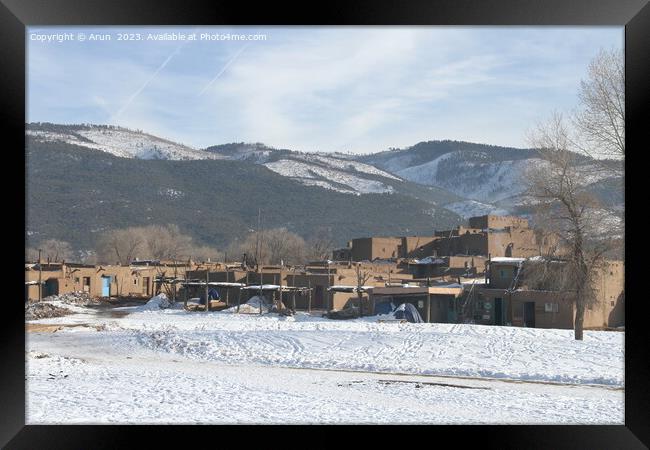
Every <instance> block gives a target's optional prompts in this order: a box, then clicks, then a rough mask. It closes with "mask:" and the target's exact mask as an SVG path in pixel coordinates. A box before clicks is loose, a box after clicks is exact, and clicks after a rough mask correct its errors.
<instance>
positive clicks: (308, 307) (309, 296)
mask: <svg viewBox="0 0 650 450" xmlns="http://www.w3.org/2000/svg"><path fill="white" fill-rule="evenodd" d="M307 286H309V291H307V293H308V294H307V295H308V297H307V311H308V312H309V313H310V314H311V280H307Z"/></svg>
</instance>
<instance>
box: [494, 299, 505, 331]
mask: <svg viewBox="0 0 650 450" xmlns="http://www.w3.org/2000/svg"><path fill="white" fill-rule="evenodd" d="M494 324H495V325H503V299H502V298H499V297H497V298H495V299H494Z"/></svg>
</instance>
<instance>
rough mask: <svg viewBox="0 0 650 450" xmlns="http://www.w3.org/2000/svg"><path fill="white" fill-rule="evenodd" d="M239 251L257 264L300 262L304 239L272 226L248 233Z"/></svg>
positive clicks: (303, 254)
mask: <svg viewBox="0 0 650 450" xmlns="http://www.w3.org/2000/svg"><path fill="white" fill-rule="evenodd" d="M258 233H259V234H258ZM231 251H232V250H231ZM239 253H241V254H243V253H246V255H247V256H248V257H249V258H252V259H254V260H255V261H256V262H257V263H258V264H301V263H303V262H304V259H305V241H304V239H303V238H302V237H300V236H298V235H297V234H295V233H292V232H290V231H288V230H287V229H286V228H272V229H269V230H263V231H261V232H256V233H252V234H250V235H249V236H248V237H247V238H246V239H245V240H244V241H243V242H242V243H241V244H240V246H239Z"/></svg>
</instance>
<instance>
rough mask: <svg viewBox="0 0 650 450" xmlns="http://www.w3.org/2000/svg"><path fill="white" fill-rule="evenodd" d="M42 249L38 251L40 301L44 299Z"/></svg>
mask: <svg viewBox="0 0 650 450" xmlns="http://www.w3.org/2000/svg"><path fill="white" fill-rule="evenodd" d="M41 251H42V250H41V249H40V248H39V249H38V301H39V302H40V301H41V300H42V299H43V263H42V262H41Z"/></svg>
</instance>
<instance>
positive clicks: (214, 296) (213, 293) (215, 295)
mask: <svg viewBox="0 0 650 450" xmlns="http://www.w3.org/2000/svg"><path fill="white" fill-rule="evenodd" d="M208 298H209V299H210V300H219V291H217V290H216V289H215V288H210V289H209V290H208ZM199 304H201V305H205V296H204V295H202V296H201V300H200V302H199Z"/></svg>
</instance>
